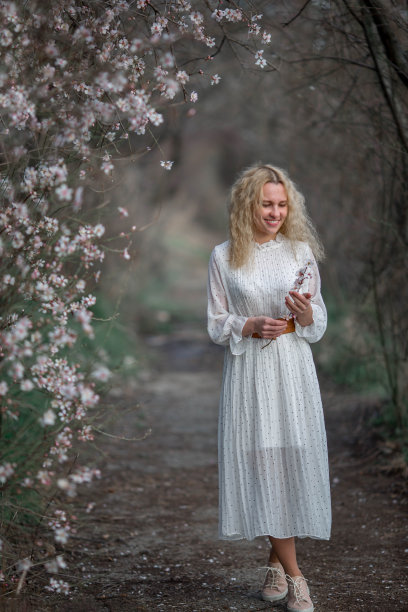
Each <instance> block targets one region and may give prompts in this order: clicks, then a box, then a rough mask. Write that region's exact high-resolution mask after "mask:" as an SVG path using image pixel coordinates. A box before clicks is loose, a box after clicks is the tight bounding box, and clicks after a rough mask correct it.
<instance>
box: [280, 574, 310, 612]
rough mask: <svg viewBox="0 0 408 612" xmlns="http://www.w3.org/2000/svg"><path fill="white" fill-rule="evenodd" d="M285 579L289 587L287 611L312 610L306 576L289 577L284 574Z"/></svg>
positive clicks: (307, 611)
mask: <svg viewBox="0 0 408 612" xmlns="http://www.w3.org/2000/svg"><path fill="white" fill-rule="evenodd" d="M286 580H287V581H288V588H289V597H288V612H313V610H314V606H313V602H312V600H311V599H310V593H309V587H308V586H307V584H306V578H304V577H303V576H293V578H291V577H290V576H288V574H286Z"/></svg>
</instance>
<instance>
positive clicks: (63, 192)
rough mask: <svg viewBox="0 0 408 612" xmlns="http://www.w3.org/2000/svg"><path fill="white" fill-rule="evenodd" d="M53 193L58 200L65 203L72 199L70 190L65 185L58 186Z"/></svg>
mask: <svg viewBox="0 0 408 612" xmlns="http://www.w3.org/2000/svg"><path fill="white" fill-rule="evenodd" d="M55 193H56V194H57V196H58V198H59V199H60V200H63V201H66V202H69V201H70V200H71V198H72V189H70V188H69V187H68V186H67V185H60V187H58V188H57V189H56V190H55Z"/></svg>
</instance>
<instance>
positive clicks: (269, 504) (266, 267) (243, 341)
mask: <svg viewBox="0 0 408 612" xmlns="http://www.w3.org/2000/svg"><path fill="white" fill-rule="evenodd" d="M228 258H229V255H228V242H224V243H223V244H221V245H218V246H217V247H215V249H214V251H213V252H212V254H211V259H210V264H209V279H208V332H209V335H210V337H211V339H212V340H213V341H214V342H215V343H217V344H221V345H223V346H225V347H226V350H225V360H224V371H223V382H222V392H221V398H220V415H219V439H218V445H219V486H220V496H219V504H220V506H219V516H220V521H219V537H220V538H221V539H225V540H238V539H242V538H246V539H248V540H252V539H253V538H255V537H257V536H262V535H271V536H273V537H276V538H288V537H291V536H299V537H306V536H309V537H313V538H318V539H329V537H330V528H331V507H330V485H329V470H328V461H327V443H326V431H325V426H324V417H323V409H322V403H321V398H320V389H319V383H318V380H317V376H316V370H315V366H314V362H313V357H312V352H311V349H310V343H311V342H317V341H318V340H319V339H320V338H321V337H322V335H323V334H324V332H325V329H326V324H327V314H326V308H325V305H324V303H323V300H322V297H321V294H320V276H319V271H318V268H317V265H316V262H315V260H314V257H313V254H312V252H311V249H310V247H309V246H308V245H307V244H305V243H300V242H298V243H294V244H293V243H292V242H290V241H289V240H288V239H287V238H285V237H284V236H283V235H282V234H278V236H277V237H276V239H275V240H271V241H269V242H266V243H264V244H262V245H260V244H258V243H254V249H253V256H252V257H251V261H250V263H248V264H247V265H246V266H244V267H242V268H239V269H231V268H230V266H229V264H228ZM308 262H310V263H309V270H310V272H311V277H310V278H308V279H306V280H305V282H304V284H303V285H302V289H301V291H302V292H306V291H309V292H310V293H312V296H313V297H312V308H313V323H312V324H311V325H309V326H306V327H302V326H301V325H299V324H298V323H297V322H295V328H296V331H295V332H294V333H290V334H285V335H283V336H280V337H279V338H278V339H277V340H273V341H272V342H271V343H270V344H269V346H267V347H265V348H262V347H264V346H265V344H267V342H268V341H267V340H262V339H257V338H252V337H243V336H242V328H243V327H244V325H245V322H246V320H247V319H248V317H250V316H258V315H264V316H270V317H272V318H279V317H282V316H285V315H287V314H288V311H287V309H286V306H285V296H286V295H287V294H288V291H289V290H291V289H292V288H293V287H294V284H295V281H296V278H297V273H298V272H299V270H300V269H301V268H302V267H303V266H305V265H306V263H308Z"/></svg>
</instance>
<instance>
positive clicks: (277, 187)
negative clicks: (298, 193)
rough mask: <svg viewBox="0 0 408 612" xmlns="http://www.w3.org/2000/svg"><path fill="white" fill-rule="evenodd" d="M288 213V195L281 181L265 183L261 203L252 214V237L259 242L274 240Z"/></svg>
mask: <svg viewBox="0 0 408 612" xmlns="http://www.w3.org/2000/svg"><path fill="white" fill-rule="evenodd" d="M287 215H288V196H287V194H286V190H285V187H284V186H283V185H282V183H265V185H264V186H263V188H262V203H261V206H258V207H257V208H256V210H255V214H254V237H255V240H256V241H257V242H259V243H262V242H267V241H268V240H275V238H276V236H277V234H278V232H279V230H280V228H281V227H282V225H283V222H284V221H285V219H286V217H287Z"/></svg>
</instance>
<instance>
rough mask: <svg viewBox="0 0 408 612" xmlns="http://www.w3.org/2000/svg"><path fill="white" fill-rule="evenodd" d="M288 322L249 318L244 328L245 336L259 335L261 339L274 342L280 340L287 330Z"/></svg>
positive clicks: (268, 318)
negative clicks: (273, 340)
mask: <svg viewBox="0 0 408 612" xmlns="http://www.w3.org/2000/svg"><path fill="white" fill-rule="evenodd" d="M287 324H288V322H287V321H281V319H271V317H249V319H248V320H247V321H246V323H245V325H244V327H243V328H242V335H243V336H252V334H258V335H259V336H261V338H265V339H266V340H272V339H274V338H278V336H280V335H281V334H282V333H283V332H284V331H285V329H286V327H287Z"/></svg>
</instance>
